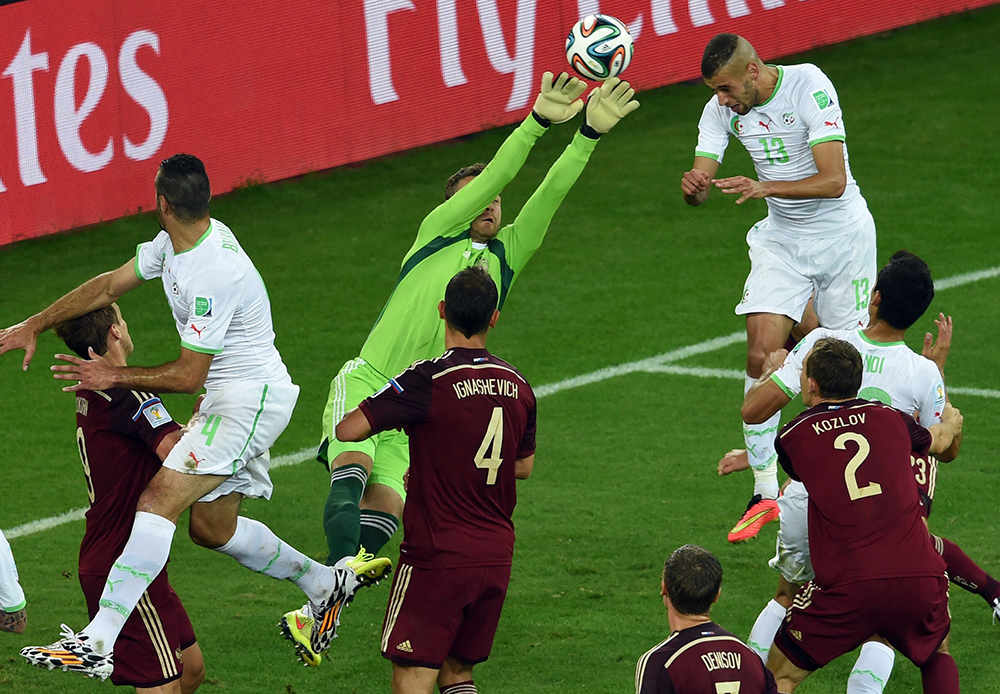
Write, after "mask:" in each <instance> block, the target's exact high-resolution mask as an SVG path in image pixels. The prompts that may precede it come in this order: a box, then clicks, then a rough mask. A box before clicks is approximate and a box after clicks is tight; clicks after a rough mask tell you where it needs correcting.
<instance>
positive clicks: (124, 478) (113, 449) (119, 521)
mask: <svg viewBox="0 0 1000 694" xmlns="http://www.w3.org/2000/svg"><path fill="white" fill-rule="evenodd" d="M179 428H180V427H179V426H178V425H177V423H176V422H174V421H173V419H171V417H170V415H169V414H168V413H167V409H166V408H165V407H164V406H163V403H162V402H161V401H160V398H159V397H158V396H156V395H152V394H150V393H143V392H140V391H135V390H125V389H124V388H111V389H109V390H98V391H90V390H81V391H79V392H78V393H77V396H76V443H77V446H78V447H79V450H80V459H81V461H82V462H83V472H84V475H85V476H86V479H87V492H88V494H89V495H90V510H89V511H87V530H86V533H85V534H84V536H83V542H82V543H81V544H80V574H82V575H84V576H86V575H97V576H107V575H108V572H109V571H110V570H111V565H112V564H113V563H114V561H115V560H116V559H117V558H118V556H119V555H120V554H121V553H122V550H123V549H124V548H125V543H126V542H127V541H128V538H129V535H130V534H131V533H132V522H133V521H134V520H135V507H136V504H137V503H138V502H139V495H140V494H142V491H143V490H144V489H145V488H146V485H147V484H149V481H150V480H151V479H153V476H154V475H155V474H156V473H157V472H158V471H159V469H160V459H159V458H158V457H157V456H156V447H157V446H158V445H160V441H162V440H163V437H164V436H166V435H167V434H169V433H170V432H172V431H176V430H177V429H179Z"/></svg>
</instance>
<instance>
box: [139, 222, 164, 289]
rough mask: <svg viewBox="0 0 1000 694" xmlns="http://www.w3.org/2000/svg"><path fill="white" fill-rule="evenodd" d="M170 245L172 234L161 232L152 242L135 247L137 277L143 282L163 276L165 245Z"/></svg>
mask: <svg viewBox="0 0 1000 694" xmlns="http://www.w3.org/2000/svg"><path fill="white" fill-rule="evenodd" d="M169 243H170V234H168V233H167V232H165V231H161V232H160V233H159V234H157V235H156V238H154V239H153V240H152V241H148V242H147V243H140V244H139V245H138V246H136V247H135V276H136V277H138V278H139V279H141V280H151V279H155V278H157V277H159V276H160V275H162V274H163V260H164V258H165V257H166V252H165V244H169Z"/></svg>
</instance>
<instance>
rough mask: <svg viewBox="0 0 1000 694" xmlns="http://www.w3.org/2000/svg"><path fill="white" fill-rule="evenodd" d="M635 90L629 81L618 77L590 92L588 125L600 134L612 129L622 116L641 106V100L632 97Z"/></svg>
mask: <svg viewBox="0 0 1000 694" xmlns="http://www.w3.org/2000/svg"><path fill="white" fill-rule="evenodd" d="M633 96H635V90H634V89H632V87H631V86H629V83H628V82H622V81H621V80H620V79H618V78H617V77H612V78H611V79H609V80H605V81H604V84H602V85H601V86H600V87H597V88H596V89H594V91H592V92H590V97H588V99H587V113H586V115H585V116H584V120H585V121H586V124H585V125H586V126H587V127H588V128H590V129H592V130H594V131H595V132H596V133H598V134H599V135H603V134H604V133H606V132H608V131H609V130H611V128H613V127H615V126H616V125H617V124H618V121H620V120H621V119H622V118H624V117H625V116H627V115H628V114H630V113H632V111H634V110H636V109H637V108H639V102H638V101H635V100H633V99H632V97H633Z"/></svg>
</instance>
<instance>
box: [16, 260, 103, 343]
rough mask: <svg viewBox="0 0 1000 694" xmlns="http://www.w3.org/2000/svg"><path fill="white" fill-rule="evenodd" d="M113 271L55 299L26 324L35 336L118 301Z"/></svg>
mask: <svg viewBox="0 0 1000 694" xmlns="http://www.w3.org/2000/svg"><path fill="white" fill-rule="evenodd" d="M114 274H115V271H114V270H112V271H110V272H105V273H104V274H102V275H98V276H97V277H94V278H93V279H91V280H87V281H86V282H84V283H83V284H81V285H80V286H79V287H77V288H76V289H74V290H72V291H71V292H69V293H67V294H65V295H64V296H62V297H61V298H59V299H57V300H56V301H55V302H53V303H52V305H51V306H49V307H48V308H46V309H44V310H42V311H39V312H38V313H36V314H35V315H33V316H32V317H31V318H29V319H28V320H27V321H26V322H27V323H28V324H29V325H31V327H32V329H33V330H34V331H35V333H36V334H41V333H43V332H45V331H46V330H49V329H50V328H52V327H53V326H55V325H58V324H59V323H61V322H63V321H65V320H70V319H71V318H78V317H79V316H83V315H86V314H88V313H90V312H91V311H95V310H97V309H99V308H103V307H105V306H110V305H111V304H112V303H113V302H114V301H116V300H118V298H119V297H120V296H121V294H120V293H119V294H116V293H115V286H114V283H113V282H112V278H113V276H114Z"/></svg>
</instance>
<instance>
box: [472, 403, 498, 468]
mask: <svg viewBox="0 0 1000 694" xmlns="http://www.w3.org/2000/svg"><path fill="white" fill-rule="evenodd" d="M487 451H489V457H487ZM501 451H503V408H502V407H494V408H493V416H491V417H490V423H489V426H487V427H486V436H484V437H483V442H482V443H481V444H479V450H478V451H477V452H476V458H475V460H476V467H477V468H480V469H482V470H489V474H487V475H486V484H487V485H494V484H496V483H497V470H499V469H500V466H501V465H502V464H503V458H501V457H500V453H501Z"/></svg>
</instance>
